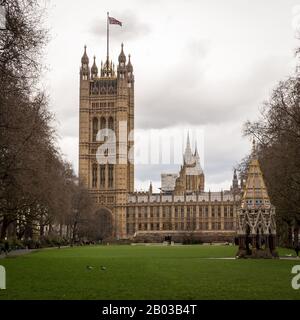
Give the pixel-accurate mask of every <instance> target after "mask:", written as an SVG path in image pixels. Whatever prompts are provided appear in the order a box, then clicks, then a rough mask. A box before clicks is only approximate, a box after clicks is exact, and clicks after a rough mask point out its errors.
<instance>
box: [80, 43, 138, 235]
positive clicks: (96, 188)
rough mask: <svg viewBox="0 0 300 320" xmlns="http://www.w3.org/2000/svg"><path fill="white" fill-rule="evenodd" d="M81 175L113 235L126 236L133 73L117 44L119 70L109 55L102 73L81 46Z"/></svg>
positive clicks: (131, 180) (130, 186) (131, 186)
mask: <svg viewBox="0 0 300 320" xmlns="http://www.w3.org/2000/svg"><path fill="white" fill-rule="evenodd" d="M79 113H80V114H79V179H80V181H81V182H82V183H83V184H84V185H85V186H86V187H87V188H88V190H89V192H90V194H91V195H92V196H93V198H94V200H95V202H96V204H97V206H98V208H99V209H102V210H106V211H109V212H110V214H111V218H112V225H113V228H112V229H113V234H112V236H113V237H115V238H117V239H120V238H124V237H126V203H127V195H128V193H129V192H133V190H134V164H133V160H134V159H133V144H134V142H133V129H134V75H133V67H132V64H131V61H130V56H129V60H128V63H127V64H126V56H125V54H124V51H123V44H122V46H121V53H120V55H119V58H118V66H117V71H116V70H115V66H114V65H113V63H112V61H109V58H108V57H107V59H106V61H105V63H102V62H101V68H100V74H99V73H98V67H97V65H96V58H95V57H94V61H93V65H92V67H91V69H90V67H89V58H88V55H87V52H86V46H85V47H84V54H83V56H82V59H81V68H80V102H79Z"/></svg>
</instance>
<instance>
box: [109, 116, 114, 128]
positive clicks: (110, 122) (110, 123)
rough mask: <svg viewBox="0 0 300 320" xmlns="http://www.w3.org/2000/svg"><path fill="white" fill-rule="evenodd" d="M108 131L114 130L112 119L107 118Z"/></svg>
mask: <svg viewBox="0 0 300 320" xmlns="http://www.w3.org/2000/svg"><path fill="white" fill-rule="evenodd" d="M108 129H111V130H114V119H113V117H109V119H108Z"/></svg>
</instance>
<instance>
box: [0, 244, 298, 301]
mask: <svg viewBox="0 0 300 320" xmlns="http://www.w3.org/2000/svg"><path fill="white" fill-rule="evenodd" d="M236 251H237V248H235V247H230V246H209V245H207V246H206V245H202V246H201V245H197V246H196V245H194V246H172V247H165V246H125V245H124V246H92V247H76V248H66V249H50V250H41V251H38V252H33V253H31V254H28V255H24V256H19V257H17V258H7V259H2V260H0V264H1V265H3V266H5V268H6V273H7V290H0V299H300V290H294V289H292V287H291V279H292V277H293V275H292V274H291V269H292V266H294V265H296V264H300V260H299V262H297V261H287V260H221V259H208V258H218V257H233V256H234V255H235V253H236ZM286 253H288V251H287V250H281V251H280V254H281V255H283V254H286ZM88 265H90V266H93V267H94V268H93V269H92V270H88V269H87V268H86V267H87V266H88ZM100 266H105V267H106V270H101V268H100Z"/></svg>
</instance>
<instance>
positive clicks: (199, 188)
mask: <svg viewBox="0 0 300 320" xmlns="http://www.w3.org/2000/svg"><path fill="white" fill-rule="evenodd" d="M200 192H204V173H203V170H202V168H201V164H200V156H199V153H198V148H197V144H196V147H195V152H194V154H193V153H192V149H191V144H190V137H189V135H188V136H187V143H186V148H185V152H184V155H183V165H182V166H181V168H180V172H179V177H178V178H177V179H176V181H175V190H174V194H175V195H184V194H191V193H200Z"/></svg>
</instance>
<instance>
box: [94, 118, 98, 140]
mask: <svg viewBox="0 0 300 320" xmlns="http://www.w3.org/2000/svg"><path fill="white" fill-rule="evenodd" d="M97 133H98V119H97V118H94V119H93V141H96V137H97Z"/></svg>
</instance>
